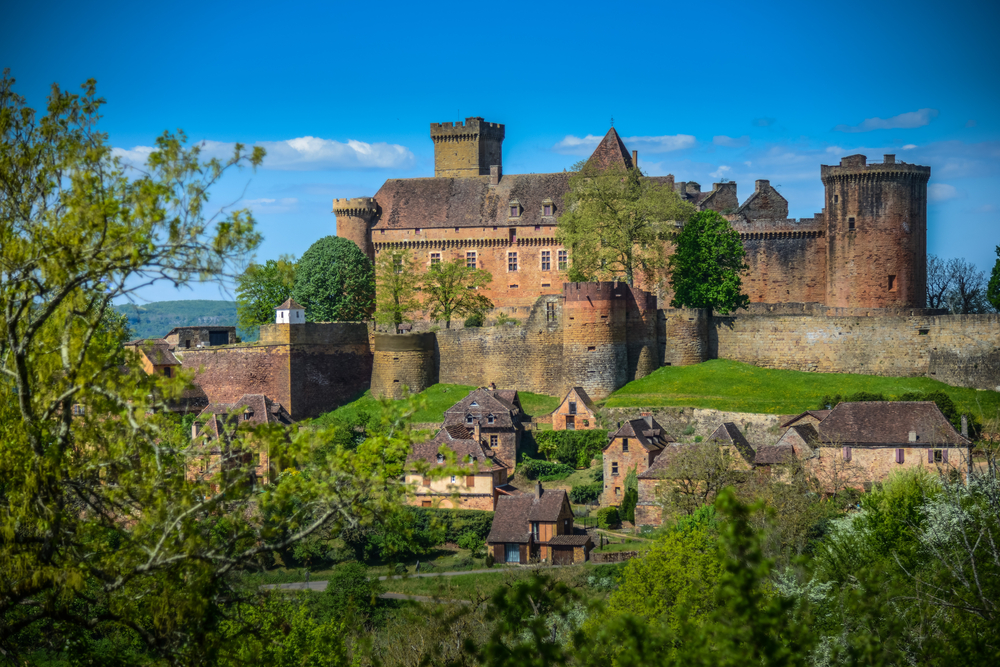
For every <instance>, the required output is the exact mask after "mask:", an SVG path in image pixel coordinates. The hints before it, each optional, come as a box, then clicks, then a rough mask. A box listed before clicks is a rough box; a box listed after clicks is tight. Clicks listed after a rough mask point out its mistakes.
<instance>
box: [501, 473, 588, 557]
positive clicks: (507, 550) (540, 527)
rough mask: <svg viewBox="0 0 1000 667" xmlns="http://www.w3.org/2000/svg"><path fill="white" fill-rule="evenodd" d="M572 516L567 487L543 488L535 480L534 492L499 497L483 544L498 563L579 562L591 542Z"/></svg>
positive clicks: (586, 555)
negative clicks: (575, 523)
mask: <svg viewBox="0 0 1000 667" xmlns="http://www.w3.org/2000/svg"><path fill="white" fill-rule="evenodd" d="M573 519H574V517H573V509H572V507H570V503H569V495H567V493H566V491H565V490H563V489H557V490H550V491H546V490H545V489H543V488H542V483H541V482H536V483H535V492H534V494H527V493H520V494H517V495H502V496H500V497H499V499H498V500H497V506H496V510H495V511H494V514H493V527H492V529H491V530H490V534H489V536H488V537H487V538H486V544H487V545H488V547H489V549H490V552H491V553H492V554H493V559H494V561H495V562H497V563H513V564H520V565H527V564H528V563H530V562H532V561H536V560H537V561H543V562H547V563H552V564H555V565H569V564H572V563H582V562H584V561H585V560H587V559H588V558H589V557H590V550H591V549H592V548H593V546H594V544H593V541H592V540H591V539H590V536H589V535H587V534H586V533H585V532H583V531H578V530H577V529H576V527H575V526H574V525H573Z"/></svg>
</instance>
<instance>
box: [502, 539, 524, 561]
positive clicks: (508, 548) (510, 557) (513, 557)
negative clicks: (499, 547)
mask: <svg viewBox="0 0 1000 667" xmlns="http://www.w3.org/2000/svg"><path fill="white" fill-rule="evenodd" d="M504 547H505V549H504V560H505V561H506V562H508V563H520V562H521V549H520V548H519V545H517V544H513V543H510V542H508V543H507V544H505V545H504Z"/></svg>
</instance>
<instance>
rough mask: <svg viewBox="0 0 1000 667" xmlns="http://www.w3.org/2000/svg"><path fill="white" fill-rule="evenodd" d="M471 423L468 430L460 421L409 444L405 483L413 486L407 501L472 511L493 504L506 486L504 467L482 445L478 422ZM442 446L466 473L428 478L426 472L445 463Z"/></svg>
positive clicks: (492, 506) (487, 448) (429, 476)
mask: <svg viewBox="0 0 1000 667" xmlns="http://www.w3.org/2000/svg"><path fill="white" fill-rule="evenodd" d="M473 426H474V428H473V429H472V430H469V429H467V428H466V427H465V425H464V424H452V425H451V426H446V427H445V428H443V429H441V430H440V431H438V433H437V435H435V436H434V438H433V439H431V440H428V441H427V442H422V443H418V444H416V445H414V446H413V451H412V452H410V455H409V456H408V457H407V459H406V462H407V472H406V483H407V484H410V485H412V486H413V488H414V493H413V495H412V496H411V499H410V504H412V505H416V506H418V507H442V508H451V509H473V510H493V509H494V508H495V507H496V503H497V497H498V496H499V495H500V493H501V489H506V488H507V468H506V466H504V465H502V464H500V462H498V461H497V460H496V459H495V458H493V452H492V450H490V448H489V447H488V446H487V445H484V444H483V439H482V438H483V436H482V433H481V432H480V430H479V424H478V422H476V423H475V424H474V425H473ZM442 446H444V447H445V448H447V449H450V450H451V451H452V452H454V454H455V458H454V464H457V465H459V466H462V467H463V468H468V472H467V473H466V474H464V475H462V474H457V475H450V476H448V477H443V478H436V479H434V478H432V475H430V474H429V473H430V471H432V470H434V469H435V468H440V467H444V466H446V465H448V459H447V457H446V456H445V455H444V454H443V453H442V452H441V447H442ZM421 463H422V464H424V465H423V466H420V465H419V464H421Z"/></svg>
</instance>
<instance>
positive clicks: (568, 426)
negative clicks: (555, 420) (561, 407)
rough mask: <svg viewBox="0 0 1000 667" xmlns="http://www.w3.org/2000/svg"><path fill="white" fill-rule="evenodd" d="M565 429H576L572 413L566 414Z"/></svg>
mask: <svg viewBox="0 0 1000 667" xmlns="http://www.w3.org/2000/svg"><path fill="white" fill-rule="evenodd" d="M566 430H567V431H575V430H576V417H574V416H572V415H567V416H566Z"/></svg>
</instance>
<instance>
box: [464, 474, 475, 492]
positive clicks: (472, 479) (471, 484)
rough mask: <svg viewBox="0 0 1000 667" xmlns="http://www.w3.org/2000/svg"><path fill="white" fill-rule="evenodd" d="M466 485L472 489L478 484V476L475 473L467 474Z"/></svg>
mask: <svg viewBox="0 0 1000 667" xmlns="http://www.w3.org/2000/svg"><path fill="white" fill-rule="evenodd" d="M465 485H466V486H467V487H469V488H470V489H471V488H473V487H474V486H475V485H476V476H475V475H466V476H465Z"/></svg>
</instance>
